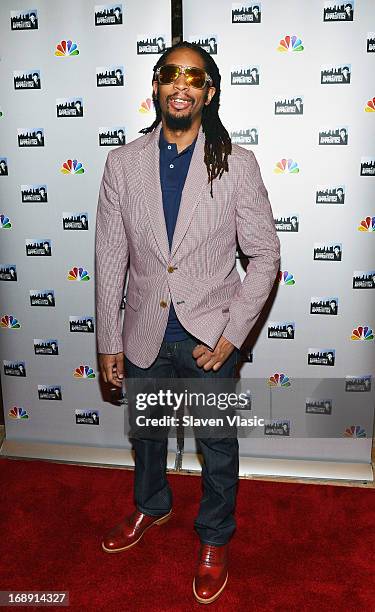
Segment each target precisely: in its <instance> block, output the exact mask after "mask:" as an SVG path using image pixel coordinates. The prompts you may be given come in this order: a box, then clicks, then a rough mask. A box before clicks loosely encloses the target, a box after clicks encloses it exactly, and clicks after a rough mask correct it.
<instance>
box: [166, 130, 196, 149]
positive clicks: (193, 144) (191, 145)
mask: <svg viewBox="0 0 375 612" xmlns="http://www.w3.org/2000/svg"><path fill="white" fill-rule="evenodd" d="M197 138H198V136H197V137H196V138H195V139H194V140H193V142H192V143H191V144H190V145H189V146H188V147H186V149H184V150H183V151H180V153H179V154H178V155H181V153H187V152H188V151H190V150H191V149H193V148H194V146H195V143H196V142H197ZM170 144H171V145H173V146H174V147H175V148H176V149H177V145H176V143H175V142H173V143H172V142H168V140H166V139H165V137H164V133H163V128H161V129H160V134H159V148H160V149H166V148H167V146H168V145H170Z"/></svg>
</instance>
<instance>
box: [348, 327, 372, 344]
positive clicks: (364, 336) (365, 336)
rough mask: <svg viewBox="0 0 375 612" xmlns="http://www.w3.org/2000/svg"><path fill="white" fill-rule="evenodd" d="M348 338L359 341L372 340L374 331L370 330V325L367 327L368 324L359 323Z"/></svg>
mask: <svg viewBox="0 0 375 612" xmlns="http://www.w3.org/2000/svg"><path fill="white" fill-rule="evenodd" d="M350 339H351V340H361V341H366V340H373V339H374V332H373V331H372V329H371V327H368V325H364V326H363V325H359V326H358V327H356V328H355V329H353V331H352V335H351V336H350Z"/></svg>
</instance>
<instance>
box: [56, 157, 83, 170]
mask: <svg viewBox="0 0 375 612" xmlns="http://www.w3.org/2000/svg"><path fill="white" fill-rule="evenodd" d="M84 171H85V170H84V168H83V166H82V164H81V162H79V161H77V160H76V159H67V160H66V161H65V162H64V163H63V165H62V166H61V168H60V172H62V174H83V173H84Z"/></svg>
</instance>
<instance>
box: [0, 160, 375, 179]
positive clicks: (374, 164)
mask: <svg viewBox="0 0 375 612" xmlns="http://www.w3.org/2000/svg"><path fill="white" fill-rule="evenodd" d="M0 164H1V161H0ZM360 174H361V176H375V157H361V173H360Z"/></svg>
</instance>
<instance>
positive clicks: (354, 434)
mask: <svg viewBox="0 0 375 612" xmlns="http://www.w3.org/2000/svg"><path fill="white" fill-rule="evenodd" d="M344 436H345V437H346V438H366V431H365V430H364V429H363V427H361V426H360V425H351V426H350V427H347V428H346V429H345V431H344Z"/></svg>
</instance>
